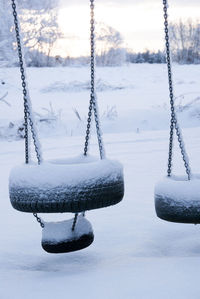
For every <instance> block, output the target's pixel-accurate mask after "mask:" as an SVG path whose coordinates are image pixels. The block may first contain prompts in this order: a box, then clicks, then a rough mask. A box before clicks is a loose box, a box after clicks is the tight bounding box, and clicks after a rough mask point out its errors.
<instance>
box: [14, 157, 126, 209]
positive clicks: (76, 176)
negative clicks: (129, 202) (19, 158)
mask: <svg viewBox="0 0 200 299" xmlns="http://www.w3.org/2000/svg"><path fill="white" fill-rule="evenodd" d="M9 192H10V200H11V204H12V206H13V207H14V208H15V209H16V210H19V211H22V212H31V213H58V212H61V213H62V212H72V213H78V212H82V211H87V210H92V209H98V208H103V207H107V206H110V205H115V204H117V203H118V202H120V201H121V200H122V198H123V195H124V180H123V169H122V166H121V164H120V163H119V162H117V161H113V160H107V159H104V160H98V159H96V158H91V157H82V156H81V157H78V158H72V159H65V160H54V161H50V162H45V163H42V164H41V165H33V164H31V165H30V164H28V165H22V166H18V167H15V168H14V169H13V170H12V171H11V173H10V179H9Z"/></svg>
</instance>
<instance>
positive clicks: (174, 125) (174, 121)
mask: <svg viewBox="0 0 200 299" xmlns="http://www.w3.org/2000/svg"><path fill="white" fill-rule="evenodd" d="M167 9H168V4H167V0H163V10H164V28H165V46H166V60H167V71H168V83H169V96H170V106H171V123H170V138H169V157H168V170H167V173H168V176H171V172H172V155H173V139H174V138H173V137H174V128H175V130H176V135H177V137H178V143H179V147H180V150H181V154H182V158H183V162H184V166H185V170H186V173H187V176H188V180H190V178H191V170H190V166H189V160H188V157H187V154H186V151H185V145H184V142H183V138H182V134H181V130H180V127H179V125H178V121H177V117H176V112H175V105H174V91H173V81H172V66H171V54H170V41H169V29H168V27H169V25H168V14H167Z"/></svg>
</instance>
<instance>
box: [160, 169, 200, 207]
mask: <svg viewBox="0 0 200 299" xmlns="http://www.w3.org/2000/svg"><path fill="white" fill-rule="evenodd" d="M155 195H160V196H162V197H164V198H165V197H166V198H171V199H173V200H174V201H177V202H180V203H183V205H185V204H187V205H188V204H190V202H191V203H192V202H194V201H196V202H197V203H198V204H200V175H193V176H192V179H191V180H188V179H187V177H186V176H172V177H170V178H168V177H165V178H164V179H163V180H162V181H160V182H158V183H157V184H156V186H155Z"/></svg>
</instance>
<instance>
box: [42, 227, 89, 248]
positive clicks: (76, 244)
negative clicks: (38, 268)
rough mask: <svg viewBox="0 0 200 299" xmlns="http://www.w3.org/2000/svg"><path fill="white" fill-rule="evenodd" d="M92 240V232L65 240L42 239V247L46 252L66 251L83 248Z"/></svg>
mask: <svg viewBox="0 0 200 299" xmlns="http://www.w3.org/2000/svg"><path fill="white" fill-rule="evenodd" d="M93 241H94V234H93V233H92V232H91V233H89V234H85V235H82V236H81V237H80V238H78V239H72V240H70V241H69V240H67V241H66V242H59V243H50V242H47V241H42V243H41V244H42V248H43V249H44V250H45V251H46V252H48V253H68V252H73V251H77V250H81V249H84V248H86V247H88V246H90V245H91V244H92V242H93Z"/></svg>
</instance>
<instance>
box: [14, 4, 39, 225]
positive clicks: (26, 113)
mask: <svg viewBox="0 0 200 299" xmlns="http://www.w3.org/2000/svg"><path fill="white" fill-rule="evenodd" d="M11 3H12V9H13V17H14V26H15V33H16V41H17V50H18V57H19V65H20V72H21V81H22V89H23V98H24V130H25V135H24V138H25V163H26V164H28V163H29V162H30V161H29V134H28V121H29V124H30V128H31V133H32V138H33V143H34V147H35V152H36V157H37V161H38V164H40V163H41V162H42V155H41V152H40V147H39V144H38V139H37V133H36V129H35V126H34V122H33V120H32V117H33V116H32V115H31V102H30V98H29V91H28V85H27V82H26V65H25V60H24V55H23V50H22V44H21V38H20V28H19V22H18V16H17V7H16V3H15V0H11ZM33 216H34V217H35V218H36V219H37V221H38V223H39V224H40V226H41V227H42V228H44V223H43V222H42V219H41V218H40V217H38V215H37V214H36V213H34V214H33Z"/></svg>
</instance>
